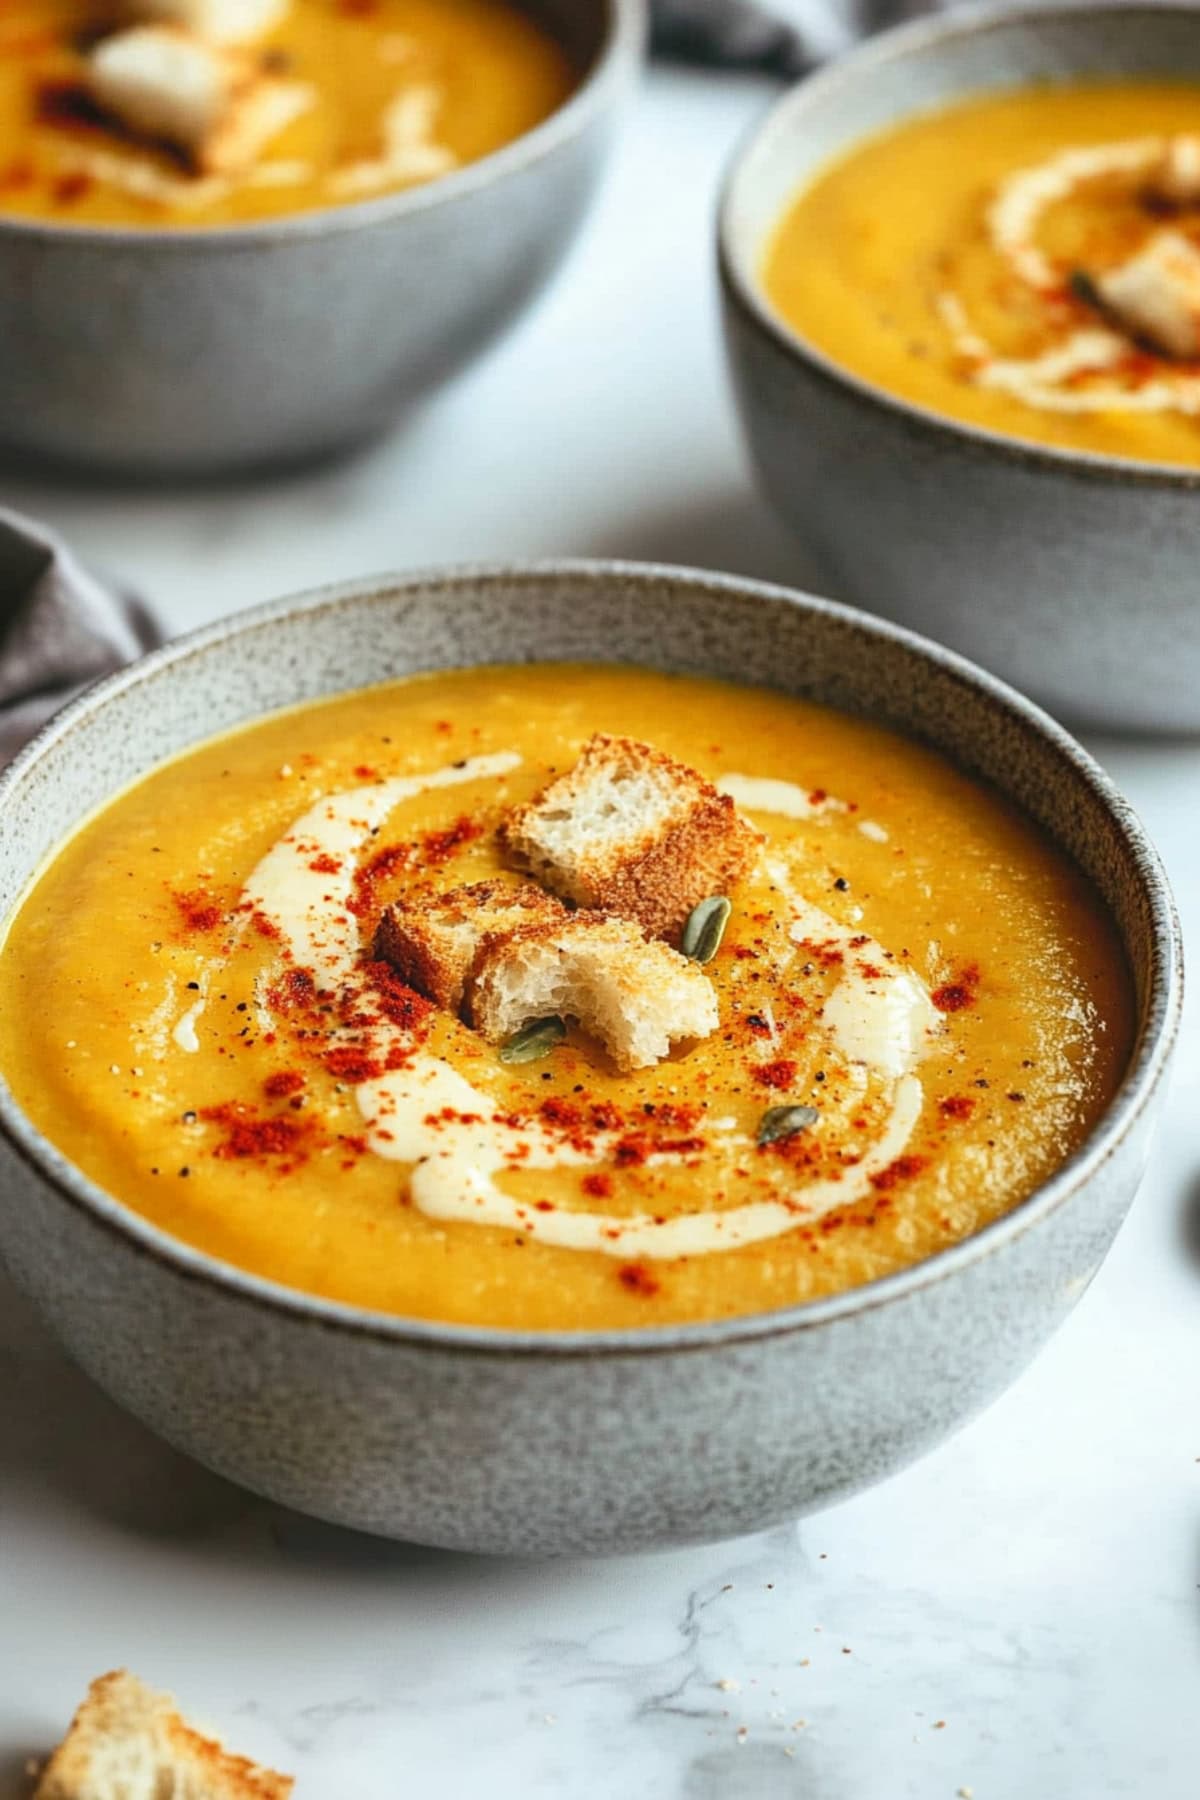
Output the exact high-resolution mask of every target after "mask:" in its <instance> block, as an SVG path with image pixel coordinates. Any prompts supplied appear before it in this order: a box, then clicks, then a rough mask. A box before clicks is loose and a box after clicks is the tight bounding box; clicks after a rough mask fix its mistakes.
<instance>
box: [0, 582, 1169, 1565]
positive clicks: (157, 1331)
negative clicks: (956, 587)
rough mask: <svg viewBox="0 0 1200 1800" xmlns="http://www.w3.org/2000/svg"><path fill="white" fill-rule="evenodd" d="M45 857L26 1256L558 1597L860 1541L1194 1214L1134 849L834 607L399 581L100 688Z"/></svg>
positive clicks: (195, 1398) (201, 1434) (161, 1394)
mask: <svg viewBox="0 0 1200 1800" xmlns="http://www.w3.org/2000/svg"><path fill="white" fill-rule="evenodd" d="M0 822H2V830H0V845H2V846H3V849H2V855H0V910H2V912H3V916H4V919H5V936H4V941H3V948H2V949H0V1159H2V1164H3V1170H2V1173H3V1181H2V1183H0V1254H3V1256H4V1257H5V1259H6V1261H7V1262H8V1264H9V1265H10V1267H11V1269H12V1271H13V1273H14V1275H15V1276H16V1278H17V1279H18V1280H19V1281H20V1282H21V1284H22V1285H23V1286H24V1287H25V1288H26V1289H27V1290H28V1291H29V1293H30V1294H31V1295H32V1296H33V1297H34V1298H35V1300H36V1301H37V1303H38V1305H39V1306H40V1307H41V1309H42V1311H43V1313H44V1315H45V1317H46V1319H47V1320H48V1322H49V1324H50V1326H51V1328H52V1329H53V1330H54V1331H55V1332H56V1333H57V1334H58V1335H59V1337H60V1338H61V1339H62V1341H63V1342H64V1344H65V1345H66V1346H67V1348H68V1349H69V1351H70V1353H71V1354H72V1356H73V1357H75V1358H76V1359H77V1360H78V1361H79V1362H80V1363H81V1364H82V1365H83V1366H84V1367H85V1368H86V1369H88V1370H89V1371H90V1373H91V1374H92V1375H93V1376H94V1377H95V1379H96V1380H97V1381H98V1382H100V1384H101V1385H102V1386H103V1387H105V1388H106V1389H107V1390H108V1391H109V1392H110V1393H112V1394H113V1395H115V1396H116V1398H117V1399H118V1400H119V1401H120V1402H121V1403H122V1404H123V1405H125V1406H127V1407H129V1408H130V1409H131V1410H132V1411H134V1412H135V1413H137V1414H138V1416H139V1417H140V1418H142V1419H143V1420H145V1421H146V1422H147V1423H148V1424H149V1425H150V1426H151V1427H152V1428H153V1429H154V1430H155V1431H158V1432H160V1433H162V1434H163V1435H164V1436H165V1437H167V1438H168V1439H170V1441H171V1442H172V1443H174V1444H176V1445H178V1446H180V1447H181V1448H183V1449H184V1450H186V1451H188V1452H189V1453H190V1454H192V1455H193V1456H196V1457H198V1458H199V1459H200V1460H202V1461H203V1462H205V1463H207V1464H209V1465H210V1466H212V1467H213V1468H215V1469H218V1470H220V1471H221V1472H222V1473H223V1474H225V1475H227V1476H229V1477H231V1478H232V1479H234V1480H236V1481H239V1482H242V1483H244V1484H245V1485H247V1486H249V1487H251V1488H253V1489H255V1490H257V1491H259V1492H261V1493H264V1494H268V1495H271V1496H273V1497H274V1498H275V1499H277V1500H280V1501H284V1502H286V1503H287V1504H289V1505H291V1506H296V1507H299V1508H301V1509H304V1510H307V1511H309V1512H312V1513H314V1514H317V1515H319V1516H321V1517H323V1518H326V1519H331V1520H336V1521H338V1522H340V1523H343V1524H347V1525H352V1526H356V1527H359V1528H361V1529H364V1530H368V1531H373V1532H378V1533H384V1534H387V1535H391V1536H394V1537H399V1538H407V1539H414V1540H417V1541H420V1542H423V1543H430V1544H441V1545H445V1546H450V1547H455V1548H459V1549H470V1550H479V1551H496V1552H500V1551H504V1552H526V1553H536V1554H549V1553H564V1552H584V1551H615V1550H627V1549H635V1548H650V1547H656V1546H658V1547H662V1546H666V1545H671V1544H680V1543H685V1542H690V1541H699V1540H703V1539H712V1538H719V1537H722V1536H725V1535H729V1534H731V1533H735V1532H740V1531H748V1530H751V1529H755V1528H758V1527H760V1526H765V1525H767V1524H769V1523H771V1522H772V1521H776V1520H779V1519H783V1518H787V1517H791V1516H794V1515H796V1514H798V1513H801V1512H804V1511H808V1510H811V1509H813V1508H817V1507H820V1506H824V1505H828V1504H830V1503H832V1502H833V1501H835V1500H837V1499H838V1498H839V1497H841V1496H843V1495H845V1494H849V1493H851V1492H853V1491H854V1490H856V1489H857V1488H860V1487H862V1486H863V1485H865V1484H867V1483H870V1482H873V1481H876V1480H879V1479H880V1478H882V1477H883V1476H885V1475H887V1474H889V1473H890V1472H892V1471H893V1470H895V1469H898V1468H900V1467H901V1466H903V1465H904V1464H905V1463H907V1462H908V1461H910V1460H911V1459H912V1458H914V1457H916V1456H918V1455H920V1454H921V1453H922V1451H924V1450H926V1449H928V1448H929V1447H930V1446H932V1445H934V1444H936V1443H937V1442H939V1441H940V1440H941V1439H943V1438H944V1437H945V1436H946V1435H947V1434H948V1433H950V1432H952V1431H953V1430H954V1429H955V1428H956V1427H957V1426H958V1425H960V1424H961V1423H962V1422H963V1421H964V1420H966V1419H967V1418H968V1417H970V1416H971V1415H972V1414H973V1413H975V1412H976V1411H977V1410H978V1409H979V1408H980V1407H982V1406H983V1405H984V1404H985V1403H986V1402H987V1401H988V1400H990V1399H991V1398H992V1397H993V1396H994V1395H996V1394H997V1393H998V1392H1000V1391H1001V1389H1003V1388H1004V1387H1005V1386H1006V1385H1007V1384H1008V1383H1009V1382H1010V1381H1011V1380H1012V1379H1013V1378H1014V1377H1015V1375H1016V1374H1017V1373H1018V1372H1019V1371H1020V1370H1021V1369H1022V1368H1023V1367H1024V1366H1025V1364H1026V1363H1027V1362H1028V1360H1029V1358H1030V1357H1031V1356H1032V1355H1033V1354H1034V1352H1035V1350H1036V1349H1037V1347H1038V1346H1039V1344H1041V1342H1042V1341H1043V1340H1044V1339H1045V1338H1046V1337H1047V1335H1048V1334H1049V1333H1050V1332H1051V1331H1052V1330H1053V1329H1054V1327H1055V1326H1056V1325H1058V1324H1059V1323H1060V1322H1061V1321H1062V1320H1063V1319H1064V1318H1065V1317H1066V1315H1067V1313H1068V1312H1069V1311H1070V1309H1071V1308H1072V1306H1073V1305H1074V1304H1075V1302H1076V1301H1077V1300H1078V1298H1079V1296H1080V1295H1081V1293H1082V1292H1083V1291H1084V1289H1085V1288H1086V1286H1087V1284H1088V1282H1089V1280H1090V1278H1091V1277H1092V1275H1093V1274H1094V1273H1095V1271H1096V1269H1097V1267H1098V1266H1099V1264H1100V1261H1101V1259H1102V1257H1103V1256H1104V1253H1105V1251H1106V1249H1107V1247H1108V1245H1109V1242H1110V1240H1111V1238H1112V1236H1113V1234H1114V1232H1115V1231H1116V1229H1117V1227H1118V1225H1119V1223H1120V1221H1121V1219H1122V1217H1123V1215H1124V1213H1125V1211H1126V1209H1127V1207H1128V1205H1129V1203H1130V1201H1131V1199H1132V1196H1133V1193H1134V1190H1135V1188H1136V1187H1137V1184H1138V1181H1139V1179H1140V1176H1141V1173H1142V1170H1143V1167H1144V1164H1145V1160H1146V1154H1147V1146H1148V1140H1149V1133H1150V1128H1151V1123H1152V1119H1153V1116H1154V1114H1155V1111H1156V1105H1157V1100H1158V1098H1159V1097H1160V1095H1161V1089H1162V1077H1163V1072H1164V1069H1165V1067H1166V1064H1167V1061H1168V1057H1169V1052H1170V1048H1171V1044H1172V1040H1173V1037H1174V1034H1175V1030H1176V1026H1177V1020H1178V1009H1179V985H1180V967H1179V947H1178V941H1177V928H1176V923H1175V918H1174V912H1173V908H1172V903H1171V899H1170V895H1169V893H1168V890H1167V887H1166V884H1165V881H1164V877H1163V874H1162V870H1161V868H1160V866H1159V863H1158V860H1157V858H1156V856H1155V853H1154V851H1153V850H1152V848H1151V847H1150V845H1149V844H1148V843H1147V841H1146V839H1145V837H1144V835H1143V833H1142V831H1141V828H1140V826H1139V825H1138V823H1137V820H1136V819H1135V818H1134V816H1133V814H1132V813H1131V811H1130V809H1129V808H1128V806H1127V805H1126V804H1125V802H1124V801H1123V800H1121V799H1120V797H1119V796H1118V795H1117V794H1116V793H1115V792H1114V790H1113V788H1112V786H1111V785H1110V783H1109V782H1108V780H1107V779H1106V778H1105V776H1104V775H1103V774H1102V773H1101V772H1100V770H1099V769H1098V768H1097V767H1096V765H1095V764H1094V763H1093V762H1092V761H1091V760H1090V759H1089V758H1088V756H1087V755H1086V754H1085V753H1084V752H1083V751H1082V750H1081V749H1080V748H1079V747H1078V745H1076V744H1075V743H1073V742H1072V741H1071V740H1070V739H1069V738H1068V737H1067V736H1066V735H1065V733H1064V732H1063V731H1062V730H1061V729H1060V728H1059V727H1058V726H1056V725H1055V724H1053V723H1052V722H1051V721H1050V720H1049V719H1048V718H1047V717H1046V716H1044V715H1043V714H1041V713H1039V712H1038V711H1037V710H1036V709H1035V708H1034V707H1033V706H1031V705H1030V704H1029V703H1027V702H1026V701H1024V700H1022V699H1020V698H1019V697H1018V696H1017V695H1016V694H1014V693H1012V692H1011V691H1010V690H1008V689H1006V688H1004V687H1002V686H1001V685H1000V684H998V683H997V682H996V681H994V680H993V679H992V678H990V677H988V676H986V675H983V674H981V673H980V672H979V671H977V670H975V669H972V668H971V667H970V666H969V665H967V664H966V663H964V662H962V661H961V660H960V659H959V658H957V657H956V656H955V655H953V654H952V653H950V652H948V651H944V650H941V649H938V648H936V647H934V646H932V645H930V644H927V643H924V642H922V641H921V640H919V639H917V638H915V637H912V636H910V635H908V634H907V633H905V632H903V631H901V630H899V629H897V628H896V627H894V626H891V625H888V624H885V623H882V622H880V621H878V620H875V619H871V618H868V617H867V616H865V615H862V614H860V613H857V612H854V611H852V610H850V609H848V608H845V607H843V606H840V605H837V604H834V603H831V602H827V601H823V600H818V599H814V598H811V597H809V596H807V595H802V594H797V593H792V592H789V591H785V590H779V589H773V588H769V587H766V586H762V585H757V584H754V583H750V582H745V581H741V580H735V579H733V578H729V577H721V576H713V575H701V574H696V573H691V572H687V571H680V570H671V569H655V568H646V567H638V566H636V565H622V564H587V563H577V564H563V565H535V566H530V567H524V568H522V567H515V568H494V569H482V570H465V571H460V572H451V573H448V574H431V575H407V576H402V577H396V578H392V579H387V580H380V581H377V582H357V583H355V584H353V585H351V586H348V587H344V588H338V589H333V590H328V591H325V592H321V593H317V594H314V595H310V596H307V597H304V598H301V599H299V600H290V601H286V602H283V603H281V604H277V605H271V606H268V607H266V608H264V609H261V610H259V611H257V612H254V613H250V614H247V615H245V616H244V617H240V618H238V619H236V620H234V621H232V622H230V623H227V624H222V625H218V626H216V627H213V628H210V629H208V630H206V631H203V632H201V633H199V634H198V635H196V636H193V637H191V638H188V639H185V640H182V641H181V642H180V643H177V644H175V645H172V646H170V647H168V648H167V649H165V650H161V651H158V652H156V653H154V654H153V655H152V656H150V657H149V658H147V659H146V660H145V661H143V662H141V663H139V664H138V665H137V666H136V667H135V668H133V669H131V670H129V671H127V672H125V673H123V674H120V675H118V676H116V677H115V678H113V679H112V680H110V681H108V682H106V683H104V684H103V685H101V686H100V687H98V688H96V689H94V690H93V691H92V692H91V694H89V695H88V696H87V697H85V698H84V699H82V700H80V701H78V702H76V703H75V704H74V705H73V706H72V707H71V708H69V709H68V710H67V711H65V712H64V713H63V714H61V715H60V716H59V718H58V720H57V721H56V722H55V723H53V724H52V725H51V726H49V727H48V728H47V729H46V731H44V732H43V734H42V735H41V736H40V738H39V739H38V740H37V741H36V743H35V744H33V745H32V746H31V747H30V748H28V749H27V750H26V751H25V752H24V753H23V755H22V756H21V758H20V759H19V760H18V762H17V763H16V764H14V765H13V767H12V768H11V769H10V770H9V771H8V772H7V773H6V775H5V776H4V778H3V782H2V785H0ZM664 846H665V847H666V853H665V855H664V854H660V852H661V851H662V850H663V848H664ZM718 890H719V891H718ZM697 895H699V896H700V898H699V899H697V898H696V896H697Z"/></svg>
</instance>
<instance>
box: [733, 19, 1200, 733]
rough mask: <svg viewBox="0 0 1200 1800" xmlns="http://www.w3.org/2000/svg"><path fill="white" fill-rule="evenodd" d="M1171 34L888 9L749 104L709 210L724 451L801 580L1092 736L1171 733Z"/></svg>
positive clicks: (1182, 640) (1191, 635)
mask: <svg viewBox="0 0 1200 1800" xmlns="http://www.w3.org/2000/svg"><path fill="white" fill-rule="evenodd" d="M1198 24H1200V14H1198V13H1197V12H1196V10H1195V9H1193V8H1189V7H1186V6H1175V5H1161V6H1160V5H1134V6H1130V5H1112V6H1108V5H1103V6H1099V7H1088V8H1086V9H1083V8H1076V9H1074V10H1064V11H1061V12H1060V11H1042V10H1034V11H1027V10H1021V11H1019V12H1018V13H1016V14H1015V15H1013V14H1011V13H1008V12H1000V11H983V12H973V13H971V14H970V15H969V16H967V17H963V18H949V19H937V20H930V21H924V22H921V23H918V24H915V25H911V26H907V27H904V28H901V29H900V30H898V31H895V32H892V33H889V34H886V35H885V36H883V37H881V38H879V39H877V40H875V41H874V42H872V43H870V44H868V45H866V46H864V47H863V48H861V49H859V50H856V51H855V52H853V53H852V54H851V55H850V56H848V57H846V58H845V59H843V60H842V61H841V62H839V63H837V64H836V65H834V66H833V67H831V68H829V69H828V70H826V71H824V72H823V73H821V74H820V75H818V76H816V77H815V78H814V79H812V80H811V81H809V82H806V83H804V84H802V85H801V86H800V87H798V88H796V89H794V90H793V91H792V92H791V93H789V94H788V95H787V96H785V98H784V99H783V100H781V101H780V102H779V103H778V104H777V106H776V107H775V108H774V110H773V111H772V112H771V113H770V114H769V116H768V117H767V119H766V120H765V122H764V123H763V124H762V126H761V127H760V128H759V129H758V130H757V131H756V132H755V133H754V134H753V136H752V138H751V139H750V141H749V142H748V143H747V144H746V145H745V146H744V147H743V149H742V150H741V151H740V153H739V154H738V156H737V158H736V160H735V162H734V165H733V168H732V170H731V172H730V175H729V178H728V183H727V187H726V190H725V196H724V202H723V206H722V212H721V224H720V238H721V252H720V260H721V278H722V289H723V296H724V313H725V325H726V338H727V344H728V350H729V356H730V359H731V363H732V368H733V376H734V382H735V385H736V389H737V393H738V396H739V401H740V406H741V412H742V418H743V422H744V426H745V431H746V436H747V439H748V442H749V447H750V452H751V456H752V459H753V462H754V465H755V468H756V470H757V472H758V475H759V478H760V480H761V482H762V485H763V487H764V490H765V492H766V493H767V495H768V496H769V497H770V499H771V500H772V502H773V503H774V505H775V506H776V508H777V509H778V510H779V512H780V513H781V514H782V515H783V517H785V518H786V519H787V520H789V521H790V522H791V523H792V524H793V525H794V526H795V527H796V528H797V529H798V530H799V531H800V532H801V533H802V534H803V536H804V537H805V538H806V540H807V541H808V542H809V544H810V545H811V546H812V547H813V548H814V549H815V550H816V552H817V553H818V555H819V556H820V558H821V559H822V560H823V563H824V565H825V566H826V568H827V570H828V577H829V581H830V585H831V586H832V587H833V588H834V590H835V591H837V592H840V593H843V594H844V595H845V596H846V597H847V598H849V599H852V600H862V601H864V602H867V603H869V604H870V605H871V606H873V607H879V608H882V609H883V610H884V611H885V612H887V613H888V614H889V615H891V616H892V617H894V618H897V619H900V620H902V621H905V622H908V623H911V624H913V625H915V626H917V627H918V628H919V629H921V630H924V631H928V632H929V633H930V634H931V635H933V636H936V637H938V638H940V639H942V640H944V641H945V642H947V643H949V644H951V645H953V646H954V647H955V648H957V649H959V650H961V651H963V653H964V654H966V655H968V656H971V657H974V658H976V659H977V660H978V661H980V662H982V663H984V664H985V665H987V666H988V667H990V668H992V669H994V670H996V671H997V672H998V673H999V674H1001V675H1003V676H1004V677H1005V678H1007V679H1009V680H1011V681H1013V682H1014V683H1016V684H1017V685H1018V686H1020V687H1021V688H1022V689H1024V690H1026V691H1029V692H1030V693H1032V694H1033V695H1034V696H1035V697H1036V698H1038V699H1040V700H1041V701H1042V702H1044V703H1045V704H1046V705H1047V706H1048V707H1049V708H1050V709H1051V710H1052V711H1054V712H1056V713H1058V714H1060V715H1062V716H1064V717H1066V718H1069V719H1071V720H1072V721H1074V722H1076V723H1081V724H1086V725H1090V726H1095V727H1102V728H1103V727H1113V728H1118V729H1126V728H1133V729H1137V730H1144V731H1153V732H1173V731H1174V732H1192V731H1194V730H1196V729H1197V727H1200V698H1198V696H1200V680H1198V678H1200V615H1198V614H1197V610H1196V607H1195V603H1194V583H1193V574H1192V570H1193V564H1194V561H1195V557H1196V554H1197V552H1198V550H1200V536H1198V527H1197V523H1196V521H1197V512H1196V489H1197V483H1198V481H1200V338H1196V339H1194V338H1193V317H1195V318H1197V319H1200V310H1197V312H1196V313H1195V315H1193V312H1192V296H1193V289H1192V288H1191V286H1190V283H1191V282H1192V281H1193V279H1196V280H1197V286H1196V288H1195V290H1194V294H1195V298H1196V300H1197V302H1198V303H1200V186H1198V185H1197V176H1198V175H1200V31H1198V29H1197V26H1198ZM1193 158H1195V159H1196V169H1195V171H1193V170H1192V167H1191V163H1192V159H1193ZM1193 263H1194V265H1195V266H1194V268H1193Z"/></svg>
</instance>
